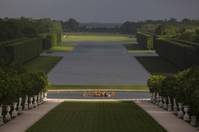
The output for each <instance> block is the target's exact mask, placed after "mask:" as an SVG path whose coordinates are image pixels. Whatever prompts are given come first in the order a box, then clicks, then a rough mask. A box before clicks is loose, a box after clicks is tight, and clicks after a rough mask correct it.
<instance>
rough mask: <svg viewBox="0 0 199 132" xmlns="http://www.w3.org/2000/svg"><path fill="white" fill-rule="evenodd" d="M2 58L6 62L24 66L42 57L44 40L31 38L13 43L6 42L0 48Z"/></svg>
mask: <svg viewBox="0 0 199 132" xmlns="http://www.w3.org/2000/svg"><path fill="white" fill-rule="evenodd" d="M0 51H1V52H0V57H1V58H2V59H3V61H5V62H8V63H10V62H12V63H16V64H23V63H24V62H26V61H28V60H31V59H33V58H35V57H37V56H39V55H40V53H41V52H42V39H41V38H29V39H22V40H18V41H12V42H9V43H8V42H7V43H6V42H4V44H2V45H1V47H0Z"/></svg>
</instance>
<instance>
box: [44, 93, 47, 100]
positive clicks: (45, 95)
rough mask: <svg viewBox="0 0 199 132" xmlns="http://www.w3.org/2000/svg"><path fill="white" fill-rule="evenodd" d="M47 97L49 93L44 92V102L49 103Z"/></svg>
mask: <svg viewBox="0 0 199 132" xmlns="http://www.w3.org/2000/svg"><path fill="white" fill-rule="evenodd" d="M47 96H48V93H47V92H44V101H47Z"/></svg>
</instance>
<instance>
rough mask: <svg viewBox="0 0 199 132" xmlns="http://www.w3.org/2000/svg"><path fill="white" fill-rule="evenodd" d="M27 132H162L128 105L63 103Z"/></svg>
mask: <svg viewBox="0 0 199 132" xmlns="http://www.w3.org/2000/svg"><path fill="white" fill-rule="evenodd" d="M27 132H166V131H165V130H164V129H163V128H162V127H161V126H160V125H159V124H158V123H157V122H156V121H154V120H153V119H152V118H151V117H150V116H149V115H148V114H147V113H146V112H145V111H143V110H142V109H141V108H139V107H138V106H137V105H136V104H134V103H132V102H64V103H62V104H61V105H59V106H58V107H57V108H55V109H53V110H52V111H50V112H49V113H48V114H47V115H46V116H44V117H43V118H42V119H41V120H39V121H38V122H37V123H36V124H34V125H33V126H32V127H31V128H29V129H28V130H27Z"/></svg>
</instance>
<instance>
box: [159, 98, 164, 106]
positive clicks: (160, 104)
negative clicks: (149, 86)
mask: <svg viewBox="0 0 199 132" xmlns="http://www.w3.org/2000/svg"><path fill="white" fill-rule="evenodd" d="M159 107H160V108H162V107H163V103H162V97H161V96H160V97H159Z"/></svg>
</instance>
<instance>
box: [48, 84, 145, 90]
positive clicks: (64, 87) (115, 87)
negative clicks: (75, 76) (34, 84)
mask: <svg viewBox="0 0 199 132" xmlns="http://www.w3.org/2000/svg"><path fill="white" fill-rule="evenodd" d="M48 89H49V90H90V89H91V90H101V89H103V90H116V91H117V90H119V91H120V90H123V91H125V90H130V91H148V90H149V89H148V87H147V86H146V85H50V86H49V87H48Z"/></svg>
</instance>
